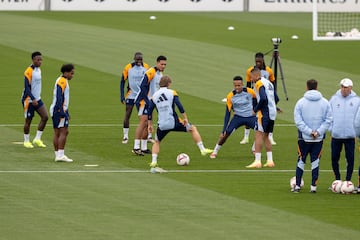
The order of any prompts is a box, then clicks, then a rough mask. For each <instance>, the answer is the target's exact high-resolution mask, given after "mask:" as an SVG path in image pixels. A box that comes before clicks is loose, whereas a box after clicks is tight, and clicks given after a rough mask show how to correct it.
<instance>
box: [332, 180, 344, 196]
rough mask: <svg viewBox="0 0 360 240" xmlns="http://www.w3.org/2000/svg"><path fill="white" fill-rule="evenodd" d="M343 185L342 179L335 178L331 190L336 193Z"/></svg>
mask: <svg viewBox="0 0 360 240" xmlns="http://www.w3.org/2000/svg"><path fill="white" fill-rule="evenodd" d="M341 185H342V181H341V180H335V181H333V182H332V184H331V191H333V192H334V193H340V191H341Z"/></svg>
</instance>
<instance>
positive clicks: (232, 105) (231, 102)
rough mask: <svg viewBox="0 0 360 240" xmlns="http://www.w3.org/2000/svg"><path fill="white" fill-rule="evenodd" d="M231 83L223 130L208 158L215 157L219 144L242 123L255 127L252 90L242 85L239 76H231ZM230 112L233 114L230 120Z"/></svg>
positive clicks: (254, 101)
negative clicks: (232, 87) (231, 88)
mask: <svg viewBox="0 0 360 240" xmlns="http://www.w3.org/2000/svg"><path fill="white" fill-rule="evenodd" d="M233 85H234V89H233V90H232V91H231V92H230V93H228V95H227V96H226V109H225V117H224V126H223V130H222V132H221V134H220V138H219V140H218V142H217V144H216V145H215V148H214V151H213V152H212V153H211V154H210V158H216V156H217V154H218V151H219V150H220V148H221V146H222V145H223V144H224V143H225V142H226V139H227V138H228V137H229V136H230V135H231V134H232V133H233V132H234V131H235V130H236V129H238V128H239V127H241V126H244V125H245V126H249V127H250V128H252V129H253V128H254V127H255V122H256V117H255V116H254V115H253V108H254V107H255V106H256V104H257V100H256V94H255V92H254V90H253V89H251V88H249V87H244V85H243V79H242V77H241V76H235V77H234V78H233ZM232 112H233V114H234V116H233V118H232V119H231V121H230V116H231V113H232Z"/></svg>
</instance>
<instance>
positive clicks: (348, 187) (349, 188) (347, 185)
mask: <svg viewBox="0 0 360 240" xmlns="http://www.w3.org/2000/svg"><path fill="white" fill-rule="evenodd" d="M354 189H355V187H354V184H353V183H352V182H351V181H343V183H342V184H341V188H340V191H341V193H343V194H350V193H352V192H353V191H354Z"/></svg>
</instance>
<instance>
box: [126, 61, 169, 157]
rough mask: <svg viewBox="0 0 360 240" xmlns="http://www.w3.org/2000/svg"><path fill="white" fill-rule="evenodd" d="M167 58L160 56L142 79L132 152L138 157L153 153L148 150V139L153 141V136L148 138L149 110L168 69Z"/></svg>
mask: <svg viewBox="0 0 360 240" xmlns="http://www.w3.org/2000/svg"><path fill="white" fill-rule="evenodd" d="M166 64H167V58H166V57H165V56H162V55H160V56H158V57H157V59H156V65H155V66H154V67H151V68H149V69H148V70H147V71H146V72H145V75H144V77H143V79H142V82H141V85H140V91H139V93H138V96H136V97H135V103H136V106H137V108H138V116H139V125H138V127H137V128H136V131H135V140H134V149H133V150H132V152H133V153H134V154H136V155H138V156H144V154H150V153H151V151H150V150H149V149H148V148H147V141H148V138H149V139H151V140H152V138H151V135H149V136H148V132H147V124H148V121H147V119H148V116H147V115H148V108H149V104H150V98H151V97H152V95H153V94H154V93H155V92H156V91H157V90H158V89H159V82H160V78H161V77H162V76H163V72H164V70H165V68H166Z"/></svg>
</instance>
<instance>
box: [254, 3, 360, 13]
mask: <svg viewBox="0 0 360 240" xmlns="http://www.w3.org/2000/svg"><path fill="white" fill-rule="evenodd" d="M313 1H317V2H318V4H317V6H318V9H319V11H330V12H333V11H338V12H360V0H251V1H249V11H250V12H312V9H313Z"/></svg>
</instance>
